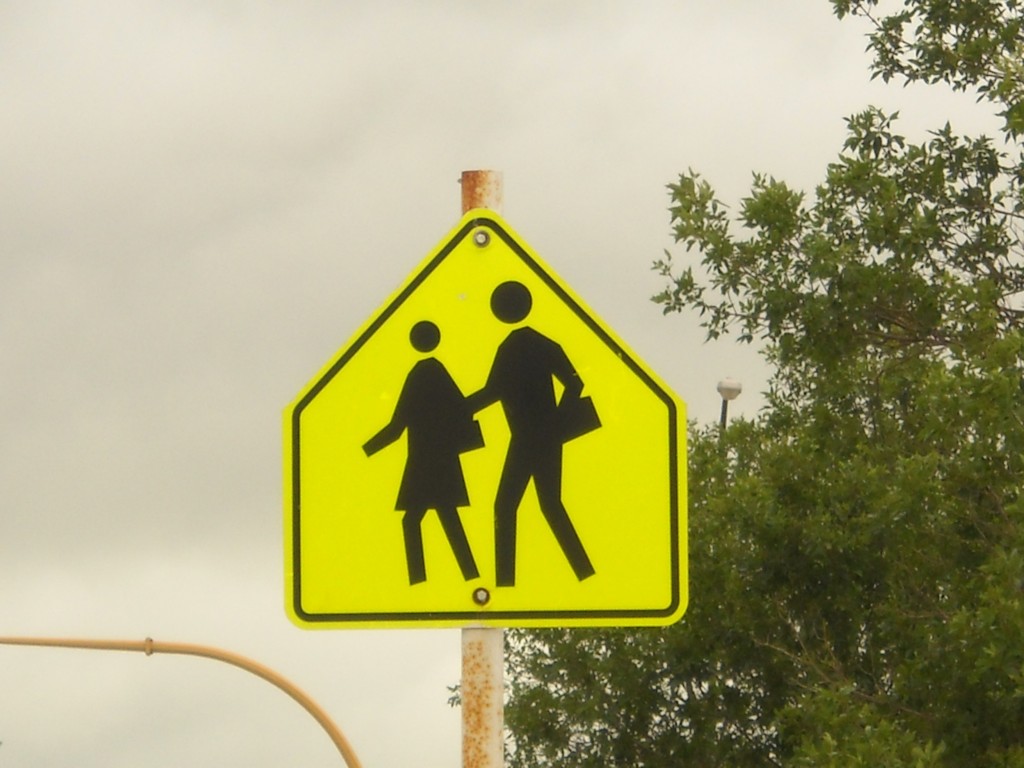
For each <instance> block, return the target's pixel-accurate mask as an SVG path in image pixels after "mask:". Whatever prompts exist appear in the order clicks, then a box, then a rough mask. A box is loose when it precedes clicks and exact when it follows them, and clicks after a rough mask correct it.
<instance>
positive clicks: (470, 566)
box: [437, 507, 480, 581]
mask: <svg viewBox="0 0 1024 768" xmlns="http://www.w3.org/2000/svg"><path fill="white" fill-rule="evenodd" d="M437 516H438V517H439V518H441V527H442V528H444V535H445V536H447V537H448V543H449V544H450V545H451V548H452V552H454V553H455V559H456V560H457V561H458V563H459V569H460V570H461V571H462V578H464V579H465V580H466V581H469V580H470V579H476V578H479V576H480V571H479V570H478V569H477V567H476V560H474V559H473V550H471V549H470V548H469V540H468V539H467V538H466V530H465V529H464V528H463V527H462V521H461V520H459V513H458V510H456V509H455V507H445V508H438V510H437Z"/></svg>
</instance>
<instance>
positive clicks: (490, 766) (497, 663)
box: [459, 171, 505, 768]
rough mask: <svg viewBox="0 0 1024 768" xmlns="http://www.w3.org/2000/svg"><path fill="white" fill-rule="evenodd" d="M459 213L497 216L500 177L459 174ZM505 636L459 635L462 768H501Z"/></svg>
mask: <svg viewBox="0 0 1024 768" xmlns="http://www.w3.org/2000/svg"><path fill="white" fill-rule="evenodd" d="M459 183H460V184H461V185H462V212H463V213H466V212H467V211H471V210H473V209H474V208H489V209H490V210H492V211H495V212H497V213H501V207H502V178H501V173H500V172H499V171H463V173H462V177H461V179H460V180H459ZM504 689H505V631H504V630H503V629H500V628H492V627H467V628H465V629H463V630H462V688H461V691H462V766H463V768H503V766H504V765H505V739H504V730H505V705H504Z"/></svg>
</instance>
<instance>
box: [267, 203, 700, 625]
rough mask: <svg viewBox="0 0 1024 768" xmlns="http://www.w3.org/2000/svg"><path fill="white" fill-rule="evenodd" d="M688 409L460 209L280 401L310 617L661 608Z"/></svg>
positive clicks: (600, 616)
mask: <svg viewBox="0 0 1024 768" xmlns="http://www.w3.org/2000/svg"><path fill="white" fill-rule="evenodd" d="M685 429H686V413H685V407H684V405H683V403H682V402H681V401H679V400H678V399H677V398H676V397H675V396H674V395H673V394H672V393H671V391H670V390H669V389H668V387H666V386H665V385H664V384H663V383H662V382H661V381H660V380H659V379H658V377H657V376H655V374H654V373H652V372H651V371H650V370H649V369H648V368H647V367H646V366H645V365H644V364H643V363H642V362H641V361H640V360H639V359H638V358H637V357H636V355H635V354H633V352H631V351H630V350H629V349H628V348H627V347H626V345H625V344H624V343H623V342H622V341H621V340H620V339H619V338H618V337H617V336H616V335H615V334H614V333H613V332H612V331H611V330H610V329H608V328H607V327H606V326H605V325H604V324H603V323H602V322H601V321H600V320H599V319H597V317H596V316H595V315H594V314H593V312H591V311H590V310H589V309H587V307H586V306H585V305H584V304H583V302H582V300H581V299H580V298H579V297H578V296H576V294H575V293H574V292H573V291H572V290H571V289H570V288H569V287H568V286H567V285H566V284H565V283H563V282H562V281H561V280H560V279H559V278H558V277H557V276H556V275H555V274H554V272H553V271H552V270H551V269H550V268H549V267H548V266H547V265H546V264H545V263H544V262H542V261H541V259H540V258H539V257H538V256H537V255H536V254H535V253H534V252H533V251H532V250H531V249H530V248H529V247H527V246H526V245H525V243H524V242H523V241H522V240H521V239H520V238H519V237H518V236H517V235H516V234H515V233H514V232H513V231H512V230H511V228H510V227H509V226H508V224H506V223H505V222H504V221H503V220H502V219H500V218H499V217H498V216H497V215H496V214H495V213H494V212H492V211H489V210H483V209H481V210H475V211H470V212H469V213H467V214H466V215H465V216H464V217H463V219H462V221H460V222H459V224H458V226H456V227H455V229H454V230H453V231H452V232H451V233H450V234H449V235H448V236H447V237H446V238H445V239H444V240H443V241H442V243H441V245H440V246H439V247H438V248H437V249H436V250H435V251H433V252H432V253H431V254H430V255H429V256H428V257H427V258H426V259H425V260H424V261H423V263H422V264H421V265H420V266H419V267H418V268H417V269H416V270H415V271H414V272H413V274H412V276H411V277H410V278H409V279H408V280H407V281H406V282H405V284H404V285H402V286H401V287H400V288H399V289H398V291H397V292H396V293H395V294H394V295H393V296H392V297H391V298H390V299H388V300H387V302H386V303H385V304H384V305H383V307H382V308H381V309H380V310H379V311H378V312H377V313H376V314H375V315H374V316H373V317H371V318H370V319H369V320H368V322H366V324H365V325H364V326H363V327H362V328H360V329H359V330H358V331H357V332H356V334H355V336H354V337H353V338H352V339H351V340H350V341H349V342H348V344H346V345H345V346H344V347H343V348H342V349H341V351H340V352H339V353H338V354H337V355H336V356H335V357H334V359H332V360H331V361H330V362H329V363H328V364H327V365H326V366H325V367H324V368H323V370H321V371H320V372H319V373H318V374H317V376H316V377H315V378H314V379H313V380H312V381H311V382H310V383H309V385H308V386H307V387H306V388H305V389H304V390H303V391H302V393H301V394H300V395H299V397H298V398H297V399H296V400H295V402H294V403H293V404H292V405H291V406H290V407H289V408H288V409H287V411H286V414H285V424H284V431H285V440H284V443H285V484H286V494H285V496H286V502H285V530H286V536H285V553H286V554H285V558H286V569H285V573H286V582H287V584H286V592H287V606H288V612H289V615H290V616H291V617H292V619H293V620H294V621H295V622H296V623H298V624H299V625H300V626H303V627H309V628H316V627H383V626H406V627H408V626H451V627H458V626H469V625H482V626H588V625H589V626H594V625H605V626H608V625H657V624H668V623H671V622H674V621H676V620H677V619H679V617H680V616H682V614H683V611H684V610H685V608H686V601H687V580H686V563H687V559H686V557H687V553H686V477H685V472H686V469H685V468H686V456H685V453H686V447H685Z"/></svg>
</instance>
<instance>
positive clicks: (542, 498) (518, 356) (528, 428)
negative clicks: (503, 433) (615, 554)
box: [467, 281, 596, 586]
mask: <svg viewBox="0 0 1024 768" xmlns="http://www.w3.org/2000/svg"><path fill="white" fill-rule="evenodd" d="M532 307H533V298H532V296H531V295H530V291H529V289H528V288H527V287H526V286H525V285H523V284H522V283H520V282H517V281H509V282H505V283H502V284H501V285H499V286H498V287H497V288H495V289H494V292H493V293H492V294H491V311H492V312H493V313H494V316H495V317H497V318H498V319H499V320H501V321H502V322H504V323H508V324H516V323H520V322H521V321H523V320H525V319H526V317H527V316H528V315H529V314H530V310H531V309H532ZM556 379H557V380H558V382H559V383H560V384H561V386H562V395H561V398H560V399H559V400H556V397H555V387H554V382H555V380H556ZM582 391H583V382H582V380H581V379H580V377H579V374H577V372H576V369H575V368H573V366H572V363H571V362H569V358H568V357H567V356H566V354H565V352H564V351H563V350H562V348H561V347H560V346H559V345H558V344H557V343H555V342H554V341H552V340H551V339H549V338H548V337H546V336H544V335H543V334H541V333H539V332H538V331H536V330H534V329H533V328H530V327H529V326H521V327H519V328H516V329H515V330H512V331H510V332H509V334H508V336H506V337H505V340H504V341H502V343H501V344H500V345H499V346H498V349H497V352H496V353H495V355H494V362H493V363H492V364H491V370H490V373H489V374H488V376H487V383H486V384H485V385H484V387H483V388H482V389H481V390H479V391H478V392H475V393H473V394H472V395H470V396H469V397H468V398H467V399H468V401H469V404H470V407H471V409H472V410H473V412H476V411H478V410H480V409H481V408H484V407H486V406H487V405H490V404H491V403H494V402H501V405H502V408H503V409H504V411H505V419H506V420H507V421H508V427H509V432H510V440H509V446H508V453H507V454H506V456H505V463H504V465H503V466H502V470H501V479H500V480H499V481H498V491H497V495H496V497H495V501H494V540H495V541H494V547H495V565H496V583H497V585H498V586H513V585H514V584H515V582H516V528H517V517H518V510H519V505H520V503H521V502H522V499H523V494H524V493H525V492H526V486H527V484H528V483H529V482H530V480H531V479H532V480H533V483H534V488H535V489H536V491H537V498H538V501H539V502H540V510H541V513H542V514H543V515H544V519H545V520H546V521H547V523H548V526H549V527H550V528H551V530H552V532H553V533H554V535H555V538H556V539H557V541H558V544H559V546H561V548H562V552H563V553H564V554H565V557H566V559H567V560H568V561H569V565H571V566H572V569H573V572H574V573H575V574H576V578H577V579H579V580H580V581H582V580H583V579H586V578H587V577H589V576H592V575H594V566H593V565H592V564H591V562H590V558H589V557H588V556H587V552H586V550H585V549H584V548H583V543H582V542H581V541H580V538H579V535H578V534H577V533H576V529H575V527H573V524H572V521H571V520H570V519H569V514H568V513H567V512H566V509H565V506H564V505H563V503H562V443H563V442H564V441H565V440H566V439H568V438H567V437H566V435H565V433H564V431H563V429H562V428H561V425H562V424H563V423H564V418H563V413H564V412H565V411H568V410H571V405H570V404H571V403H573V402H579V401H580V393H581V392H582ZM566 406H570V407H566ZM594 418H595V419H596V416H595V417H594ZM595 426H596V425H595ZM590 428H593V427H590Z"/></svg>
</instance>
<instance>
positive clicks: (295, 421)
mask: <svg viewBox="0 0 1024 768" xmlns="http://www.w3.org/2000/svg"><path fill="white" fill-rule="evenodd" d="M481 227H486V228H488V229H489V230H491V232H493V233H494V235H496V236H497V237H499V238H501V240H502V241H503V242H504V243H505V244H506V245H507V246H508V247H509V248H510V249H511V250H512V252H513V253H515V254H516V256H518V257H519V258H520V259H521V260H522V261H523V263H525V264H526V265H527V266H528V267H529V268H530V269H531V271H532V272H533V273H534V274H535V275H536V276H537V277H538V278H539V279H540V280H541V281H543V282H544V284H545V285H546V286H547V287H548V288H549V289H550V290H551V291H553V292H554V293H555V294H556V295H557V296H558V297H559V298H560V299H561V300H562V301H563V302H564V303H565V304H566V305H567V306H568V307H569V308H570V309H571V310H572V311H573V313H574V314H575V315H576V316H577V317H578V318H580V320H582V321H583V322H584V323H585V324H586V325H587V327H589V328H590V330H591V331H592V332H593V333H594V334H596V335H597V336H598V337H599V338H600V339H601V341H602V342H604V344H605V345H606V346H607V347H609V348H610V349H611V350H612V352H613V353H614V354H615V355H616V356H617V357H618V358H619V359H620V360H622V361H623V362H624V363H625V364H626V365H627V366H628V367H629V368H630V370H631V371H632V372H633V373H634V374H635V375H636V376H637V377H638V378H640V379H641V380H642V381H643V382H644V384H645V385H646V386H647V388H648V389H650V390H651V391H652V392H654V394H655V395H656V396H657V397H658V399H660V400H661V401H662V403H664V404H665V407H666V409H667V410H668V416H669V429H668V462H669V499H670V510H669V515H670V526H669V527H670V530H671V537H672V543H671V555H670V558H671V578H672V595H671V599H670V601H669V604H668V605H667V606H665V607H664V608H645V609H630V608H619V609H591V610H561V609H559V610H526V611H524V610H514V611H513V610H488V609H486V608H484V609H481V610H475V611H430V612H422V611H415V612H410V611H375V612H360V613H311V612H309V611H306V610H305V609H304V608H303V607H302V546H301V541H302V536H301V532H302V528H301V526H302V498H301V491H300V487H301V482H300V478H301V475H300V472H301V463H302V462H301V453H300V451H301V442H302V441H301V421H302V412H303V411H304V410H305V408H306V407H307V406H308V405H309V404H310V403H311V402H312V401H313V399H314V398H315V397H316V396H317V395H318V394H319V393H320V391H321V390H323V388H324V387H326V386H327V385H328V384H329V383H330V381H331V380H332V379H333V378H334V377H335V376H336V375H337V374H338V372H339V371H341V369H342V368H344V367H345V365H346V364H347V363H348V362H349V361H350V360H351V359H352V358H353V357H354V356H355V355H356V354H358V353H359V351H360V350H361V349H362V348H363V346H364V345H365V344H366V342H367V341H369V339H370V338H371V337H372V336H373V335H374V333H376V332H377V331H378V330H379V329H380V328H381V326H383V325H384V323H386V322H387V321H388V320H389V319H390V318H391V316H392V315H393V314H394V312H395V311H396V310H397V309H398V308H399V307H400V306H401V305H402V304H403V303H404V302H405V301H406V300H407V299H408V298H409V297H410V296H411V295H412V294H413V293H414V292H415V291H416V289H417V288H418V287H419V286H420V285H421V284H422V283H423V282H424V281H425V280H426V279H427V278H428V277H429V276H430V275H431V273H433V271H434V270H435V269H437V267H438V266H439V265H440V264H441V262H443V261H444V260H445V258H447V256H448V255H449V254H450V253H451V252H452V251H453V250H454V249H455V248H456V247H457V246H458V245H459V244H460V243H461V242H462V241H463V240H464V239H465V238H466V237H468V236H469V235H470V233H472V232H474V231H476V230H478V229H480V228H481ZM678 418H679V417H678V413H677V410H676V403H675V400H674V399H673V398H672V396H671V395H670V394H669V393H668V392H666V391H665V390H664V389H663V388H662V387H661V386H659V385H658V383H657V382H656V381H655V380H654V379H652V378H651V376H650V375H649V374H648V373H647V372H646V371H645V370H644V369H643V367H642V366H641V365H639V364H638V363H637V362H636V361H635V360H634V359H633V357H632V356H631V355H630V354H629V353H628V352H627V351H626V350H625V349H623V348H622V346H621V345H619V344H618V342H616V341H615V339H613V338H612V337H611V336H610V335H609V334H608V332H607V331H605V329H604V328H603V327H602V326H601V324H600V323H598V322H597V321H596V320H595V319H594V318H593V317H591V316H590V314H589V313H588V312H587V311H586V310H584V308H583V307H581V306H580V305H579V303H578V302H577V301H576V300H575V299H573V297H572V296H571V295H569V294H568V293H567V292H566V291H565V289H564V288H563V287H562V286H561V285H560V284H559V283H558V282H557V281H556V280H555V279H553V278H552V277H551V275H549V274H548V272H547V270H545V269H544V267H543V266H541V265H540V264H539V263H537V261H536V260H535V259H534V258H533V257H532V256H531V255H530V254H529V253H527V252H526V250H525V249H524V248H523V247H522V246H521V245H520V244H519V243H518V242H516V240H515V239H514V238H512V236H511V235H509V233H508V232H506V231H505V229H504V228H503V227H502V226H501V224H499V223H498V222H497V221H495V220H494V219H491V218H489V217H487V216H479V217H476V218H473V219H469V220H467V222H466V223H465V225H464V226H463V227H462V228H460V229H459V231H458V232H457V233H456V234H455V235H454V236H453V237H452V239H451V240H450V241H449V242H448V243H447V244H445V245H444V246H443V247H442V248H441V249H440V250H439V251H438V253H437V255H435V256H434V258H432V259H431V260H430V261H429V262H428V263H427V264H426V266H425V267H423V269H421V270H420V272H419V274H417V275H416V276H415V277H414V278H413V279H412V280H411V281H410V282H409V284H408V285H406V286H405V288H403V289H402V291H401V292H400V293H399V294H398V295H397V296H396V297H395V298H394V299H393V300H392V301H391V303H390V304H388V306H387V307H385V308H384V310H383V311H382V312H381V313H380V314H379V315H378V316H377V317H376V318H375V319H374V321H373V322H372V323H371V324H370V325H369V327H367V328H366V330H365V331H363V332H362V333H361V334H360V335H359V337H358V338H357V339H356V340H355V341H354V342H352V344H351V345H350V346H349V347H348V348H347V349H345V351H344V352H343V353H342V354H341V356H340V357H339V358H338V359H337V360H336V361H335V362H334V364H333V365H332V366H331V367H330V368H329V369H328V370H327V371H326V373H324V374H323V376H321V377H320V379H318V380H317V381H316V383H314V384H313V386H312V387H310V389H309V391H308V392H306V394H305V395H303V397H302V399H300V400H299V401H298V403H296V405H295V407H294V409H293V410H292V415H291V434H292V455H291V464H292V466H291V485H292V487H291V516H292V527H291V533H292V540H291V552H292V594H291V601H292V603H291V605H292V610H293V611H294V613H295V616H296V617H297V618H299V619H300V620H301V621H303V622H306V623H309V624H311V625H315V624H324V625H327V624H353V625H356V624H362V625H367V624H371V623H372V624H380V625H385V624H399V623H400V624H403V625H406V626H409V625H414V624H423V625H429V624H436V623H440V622H449V623H453V624H454V623H466V624H472V623H474V622H479V623H481V624H487V625H491V626H507V627H515V626H536V625H537V624H536V622H543V623H544V625H545V626H557V620H559V619H569V620H572V619H580V620H588V621H589V622H593V625H594V626H599V625H600V626H615V621H617V620H621V621H622V626H630V625H633V624H635V623H652V622H653V620H657V619H664V618H667V617H669V616H672V615H673V614H674V613H675V612H676V611H677V610H678V609H679V607H680V601H681V600H682V595H681V582H682V579H681V574H680V568H681V565H682V561H681V558H682V553H681V552H680V546H679V526H680V520H679V461H678V459H679V453H678V451H679V445H678V442H679V439H678V426H679V425H678ZM630 619H632V620H633V621H632V622H631V621H629V620H630ZM638 620H639V621H638ZM642 620H647V621H642ZM505 622H507V623H505ZM520 622H522V623H520Z"/></svg>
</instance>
